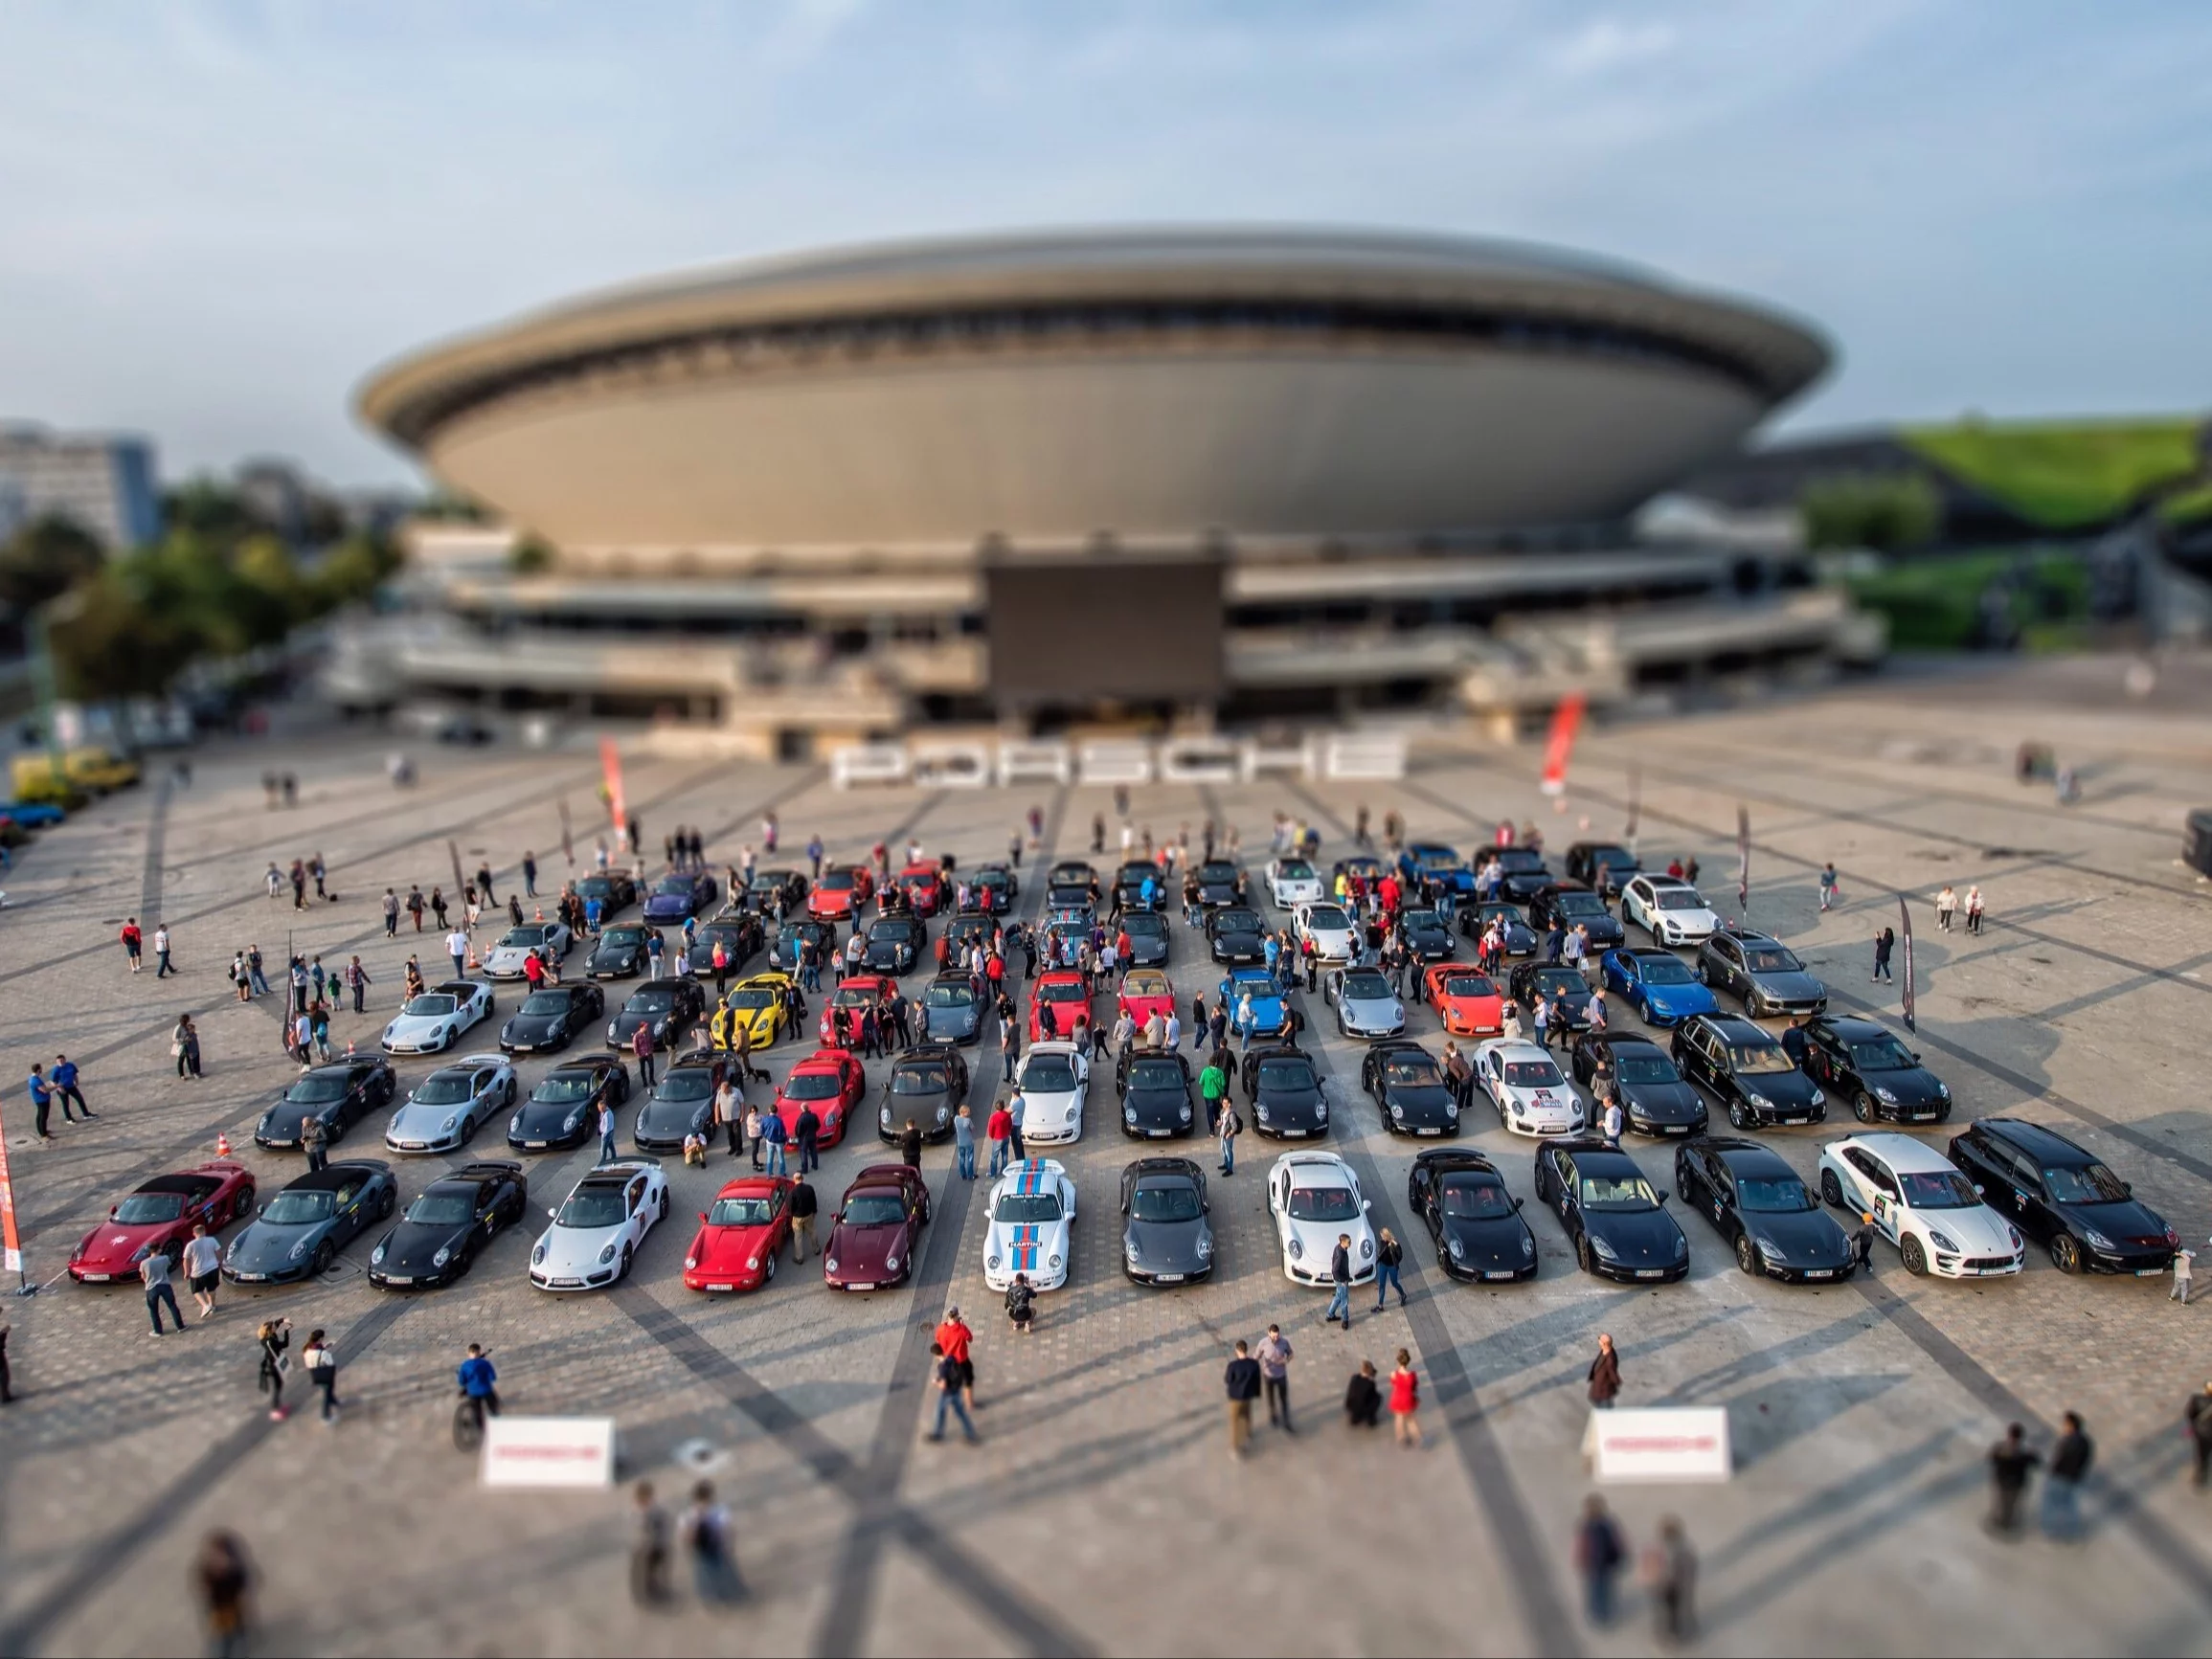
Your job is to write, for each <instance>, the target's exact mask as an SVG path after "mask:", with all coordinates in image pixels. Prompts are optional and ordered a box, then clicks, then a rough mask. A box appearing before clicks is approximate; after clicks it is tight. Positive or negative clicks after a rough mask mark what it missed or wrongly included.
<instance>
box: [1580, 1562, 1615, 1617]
mask: <svg viewBox="0 0 2212 1659" xmlns="http://www.w3.org/2000/svg"><path fill="white" fill-rule="evenodd" d="M1613 1577H1614V1569H1608V1570H1607V1571H1605V1572H1601V1573H1591V1574H1590V1575H1589V1577H1588V1579H1587V1580H1586V1583H1587V1586H1588V1589H1589V1600H1590V1622H1591V1624H1592V1625H1610V1624H1612V1623H1613Z"/></svg>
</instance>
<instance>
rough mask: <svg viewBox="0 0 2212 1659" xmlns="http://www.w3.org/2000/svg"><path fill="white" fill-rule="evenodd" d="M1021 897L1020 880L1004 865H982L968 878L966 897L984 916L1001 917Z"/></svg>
mask: <svg viewBox="0 0 2212 1659" xmlns="http://www.w3.org/2000/svg"><path fill="white" fill-rule="evenodd" d="M1021 896H1022V879H1021V877H1019V876H1017V875H1015V874H1014V872H1013V871H1012V870H1011V869H1009V868H1008V867H1007V866H1006V865H1004V864H983V865H981V866H979V867H978V868H977V869H975V870H973V871H971V872H970V873H969V876H968V897H969V898H970V899H971V900H973V901H974V903H975V907H976V908H977V909H979V910H981V911H982V912H983V913H984V914H985V915H986V916H1003V915H1004V914H1005V913H1006V912H1007V911H1008V910H1010V909H1012V908H1014V901H1015V900H1016V899H1018V898H1020V897H1021Z"/></svg>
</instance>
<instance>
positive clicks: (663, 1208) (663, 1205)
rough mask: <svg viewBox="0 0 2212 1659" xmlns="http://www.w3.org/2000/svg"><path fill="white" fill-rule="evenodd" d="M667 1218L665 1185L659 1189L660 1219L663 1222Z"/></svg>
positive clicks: (666, 1191)
mask: <svg viewBox="0 0 2212 1659" xmlns="http://www.w3.org/2000/svg"><path fill="white" fill-rule="evenodd" d="M667 1219H668V1189H667V1188H666V1187H663V1188H662V1189H661V1220H663V1221H664V1222H665V1221H666V1220H667Z"/></svg>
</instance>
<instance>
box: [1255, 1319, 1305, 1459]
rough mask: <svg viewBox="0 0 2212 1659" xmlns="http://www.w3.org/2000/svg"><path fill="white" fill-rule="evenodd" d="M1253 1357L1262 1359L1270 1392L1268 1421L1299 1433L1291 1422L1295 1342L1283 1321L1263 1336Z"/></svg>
mask: <svg viewBox="0 0 2212 1659" xmlns="http://www.w3.org/2000/svg"><path fill="white" fill-rule="evenodd" d="M1253 1358H1255V1359H1257V1360H1258V1361H1259V1379H1260V1382H1261V1384H1262V1386H1263V1387H1264V1388H1265V1390H1266V1393H1267V1420H1268V1422H1269V1423H1270V1424H1273V1425H1275V1426H1277V1427H1279V1428H1280V1429H1281V1430H1282V1431H1283V1433H1285V1434H1296V1433H1298V1430H1297V1429H1296V1428H1295V1427H1293V1426H1292V1424H1291V1407H1290V1364H1291V1358H1292V1354H1291V1345H1290V1339H1289V1338H1288V1337H1286V1336H1285V1335H1284V1334H1282V1327H1281V1326H1280V1325H1270V1326H1269V1327H1268V1328H1267V1334H1266V1335H1265V1336H1262V1337H1261V1338H1260V1339H1259V1348H1258V1350H1257V1352H1256V1353H1254V1354H1253Z"/></svg>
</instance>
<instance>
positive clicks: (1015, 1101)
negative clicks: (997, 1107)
mask: <svg viewBox="0 0 2212 1659" xmlns="http://www.w3.org/2000/svg"><path fill="white" fill-rule="evenodd" d="M1028 1115H1029V1097H1028V1096H1027V1095H1026V1094H1024V1093H1023V1092H1022V1088H1021V1085H1019V1084H1016V1085H1015V1086H1014V1092H1013V1096H1012V1098H1011V1099H1009V1100H1008V1101H1007V1102H1006V1126H1007V1127H1006V1133H1007V1135H1008V1137H1009V1138H1010V1139H1011V1141H1012V1143H1013V1148H1014V1161H1015V1162H1016V1163H1023V1162H1026V1161H1027V1159H1028V1156H1029V1149H1028V1148H1027V1146H1025V1145H1023V1144H1022V1120H1023V1119H1024V1118H1026V1117H1027V1116H1028Z"/></svg>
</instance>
